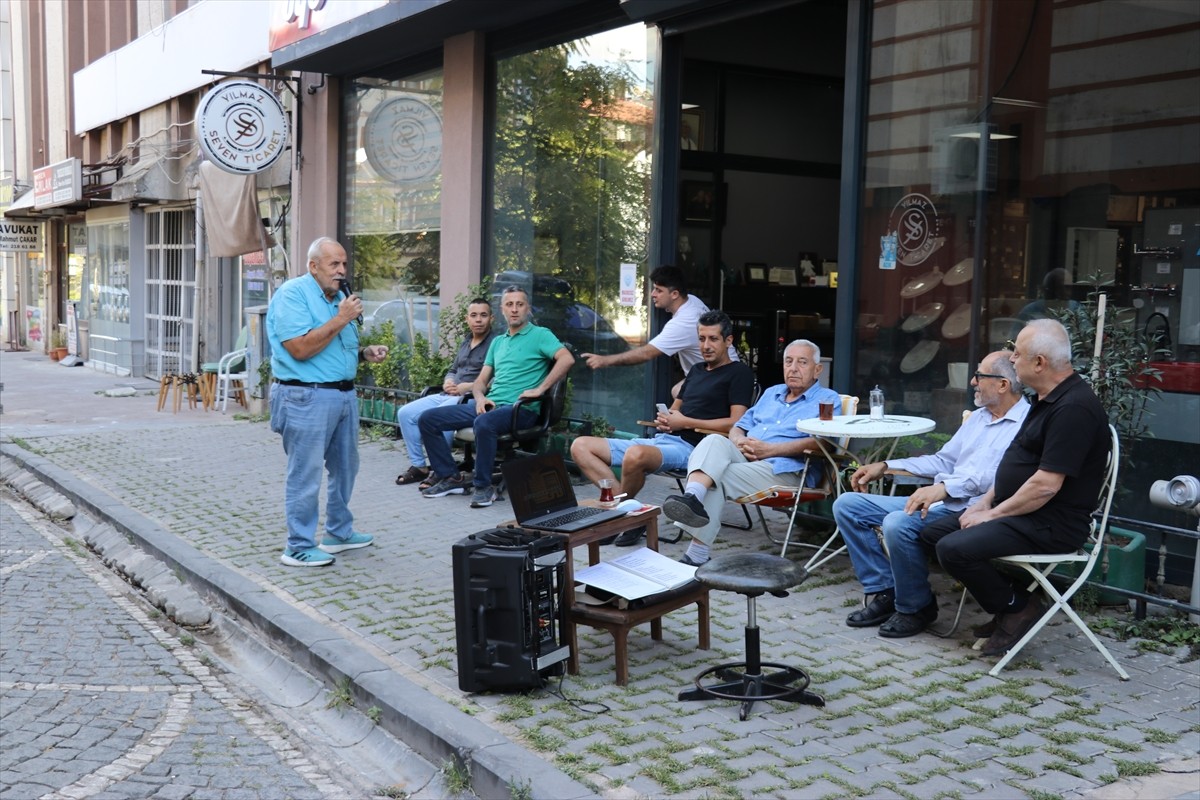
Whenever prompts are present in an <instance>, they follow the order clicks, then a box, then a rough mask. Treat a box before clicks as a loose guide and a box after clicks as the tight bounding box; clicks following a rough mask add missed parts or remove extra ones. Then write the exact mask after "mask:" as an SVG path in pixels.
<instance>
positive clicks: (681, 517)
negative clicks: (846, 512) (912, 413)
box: [663, 339, 839, 566]
mask: <svg viewBox="0 0 1200 800" xmlns="http://www.w3.org/2000/svg"><path fill="white" fill-rule="evenodd" d="M820 374H821V349H820V348H819V347H817V346H816V345H815V344H813V343H812V342H810V341H808V340H807V339H797V340H796V341H794V342H792V343H791V344H789V345H788V346H787V349H786V350H784V353H783V380H784V382H783V383H781V384H779V385H778V386H772V387H771V388H770V389H767V390H766V391H765V392H763V395H762V397H760V398H759V399H758V402H757V403H755V404H754V406H753V407H752V408H751V409H750V410H749V411H747V412H746V413H745V414H744V415H743V416H742V418H741V419H739V420H738V421H737V422H736V423H735V424H734V426H733V428H732V429H731V430H730V431H729V436H728V438H726V437H725V436H720V435H716V434H713V435H709V436H706V437H704V439H703V440H701V442H700V444H698V445H696V449H695V450H693V451H692V454H691V456H690V457H689V458H688V466H687V469H688V483H687V486H686V487H685V488H684V493H683V495H675V496H672V497H668V498H667V499H666V500H665V501H664V502H663V514H664V515H665V516H666V517H667V518H668V519H670V520H673V521H674V522H676V523H678V524H679V526H680V527H681V528H683V529H684V530H685V531H687V532H688V533H690V534H691V535H692V542H691V544H690V545H689V546H688V549H687V552H686V553H684V555H683V557H682V558H681V559H680V561H682V562H683V563H685V564H690V565H693V566H699V565H700V564H703V563H704V562H706V561H708V551H709V548H710V546H711V545H712V543H713V541H715V540H716V538H717V532H718V531H720V529H721V507H722V506H724V505H725V500H726V499H727V498H730V497H741V496H743V495H747V494H751V493H753V492H758V491H762V490H763V489H769V488H770V487H772V486H775V485H777V484H783V485H789V484H790V485H792V486H795V485H797V484H798V483H799V482H800V477H801V476H800V473H802V472H803V471H804V459H805V458H806V457H807V455H808V454H809V453H813V452H818V451H819V448H818V446H817V443H816V440H814V439H813V438H812V437H810V436H809V435H808V434H807V433H801V432H800V431H798V430H796V423H797V422H798V421H800V420H802V419H813V418H815V417H816V416H817V415H818V413H819V411H820V408H819V405H820V404H821V403H837V402H839V397H838V393H837V392H835V391H833V390H832V389H826V388H825V387H823V386H818V385H817V376H818V375H820ZM809 477H810V479H811V480H810V483H811V484H813V485H815V483H816V482H817V481H818V480H819V479H820V476H819V474H815V475H810V476H809Z"/></svg>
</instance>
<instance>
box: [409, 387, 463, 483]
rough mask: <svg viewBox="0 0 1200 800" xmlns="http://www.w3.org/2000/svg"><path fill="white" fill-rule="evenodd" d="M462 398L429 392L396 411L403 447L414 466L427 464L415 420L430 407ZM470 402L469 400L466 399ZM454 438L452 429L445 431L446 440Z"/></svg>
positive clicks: (451, 402)
mask: <svg viewBox="0 0 1200 800" xmlns="http://www.w3.org/2000/svg"><path fill="white" fill-rule="evenodd" d="M460 400H462V398H461V397H459V396H458V395H453V394H442V393H439V394H431V395H429V396H427V397H418V398H417V399H416V400H410V401H409V402H407V403H405V404H404V405H402V406H400V408H399V409H398V410H397V411H396V422H397V423H399V424H400V435H401V436H403V437H404V449H405V450H407V451H408V461H409V463H410V464H412V465H413V466H414V467H424V466H427V465H428V464H429V462H428V461H426V460H425V446H424V445H422V444H421V430H420V429H419V428H418V427H417V420H418V419H419V418H420V417H421V415H422V414H424V413H425V412H426V411H428V410H429V409H431V408H438V407H440V406H448V405H451V404H453V403H457V402H459V401H460ZM468 402H470V401H468ZM453 438H454V431H447V432H446V442H447V443H449V442H450V440H451V439H453Z"/></svg>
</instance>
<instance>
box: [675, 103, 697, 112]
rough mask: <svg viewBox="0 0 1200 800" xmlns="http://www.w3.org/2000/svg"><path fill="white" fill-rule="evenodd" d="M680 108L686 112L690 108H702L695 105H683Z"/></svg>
mask: <svg viewBox="0 0 1200 800" xmlns="http://www.w3.org/2000/svg"><path fill="white" fill-rule="evenodd" d="M679 107H680V108H682V109H683V110H684V111H687V110H688V109H689V108H699V107H700V106H698V105H696V104H695V103H683V104H681V105H680V106H679Z"/></svg>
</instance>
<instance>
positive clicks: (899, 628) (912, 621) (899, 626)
mask: <svg viewBox="0 0 1200 800" xmlns="http://www.w3.org/2000/svg"><path fill="white" fill-rule="evenodd" d="M937 615H938V607H937V598H936V597H935V598H934V599H933V600H931V601H929V605H927V606H925V607H924V608H922V609H921V610H920V611H918V612H917V613H915V614H906V613H904V612H903V611H897V612H896V613H895V614H892V616H891V618H889V619H888V621H887V622H885V623H883V624H882V625H880V626H879V635H880V636H882V637H883V638H885V639H907V638H908V637H909V636H916V635H917V634H918V633H920V632H921V631H923V630H925V629H926V628H928V627H929V623H931V622H933V621H934V620H935V619H937Z"/></svg>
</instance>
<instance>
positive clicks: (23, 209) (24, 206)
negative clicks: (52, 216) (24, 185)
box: [2, 189, 40, 219]
mask: <svg viewBox="0 0 1200 800" xmlns="http://www.w3.org/2000/svg"><path fill="white" fill-rule="evenodd" d="M32 211H33V189H29V190H27V191H26V192H25V193H24V194H23V195H21V196H20V197H18V198H17V199H16V200H15V201H13V204H12V205H11V206H9V207H8V208H6V209H4V214H3V215H2V216H5V217H8V218H9V219H16V218H19V217H30V216H40V215H38V214H37V213H32V214H31V213H30V212H32Z"/></svg>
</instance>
